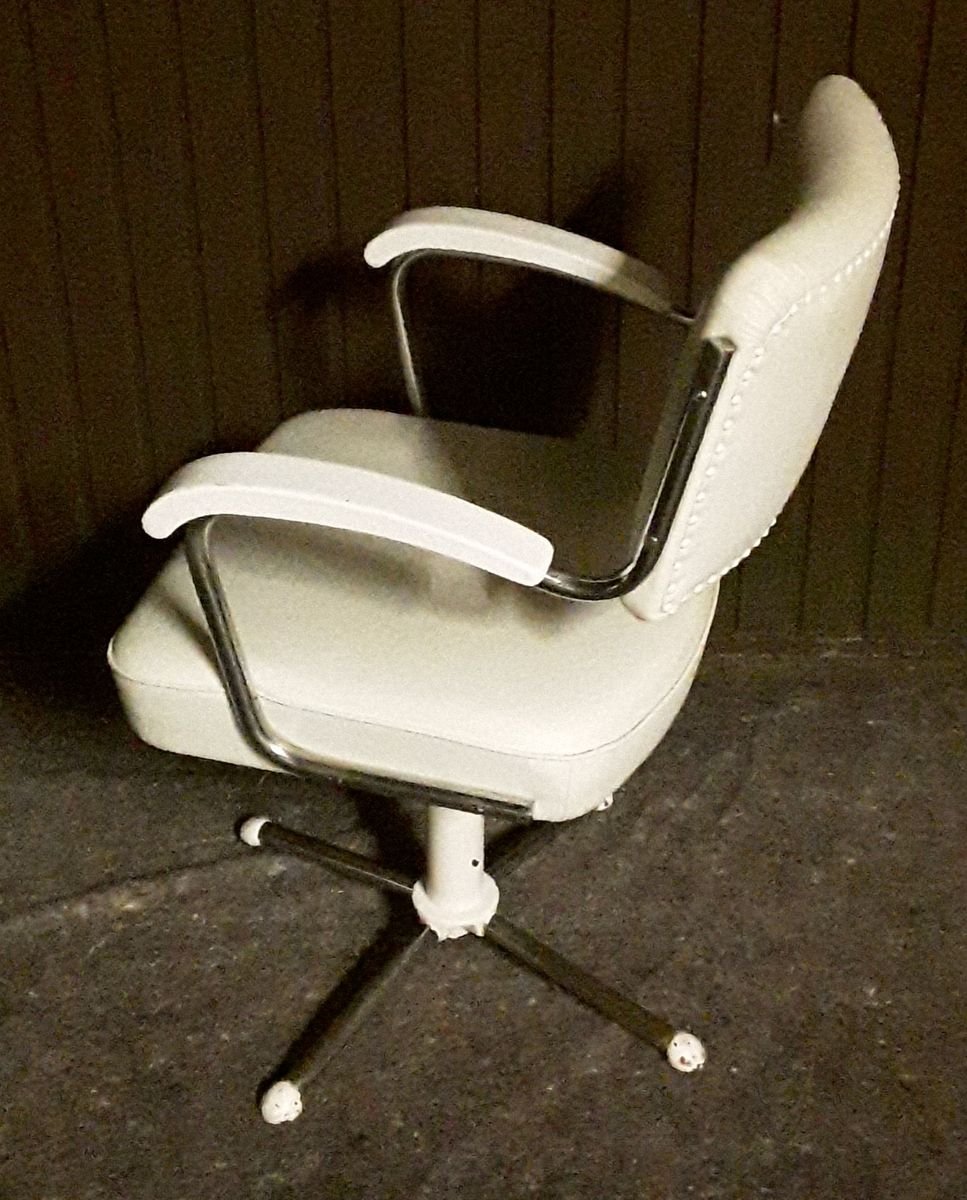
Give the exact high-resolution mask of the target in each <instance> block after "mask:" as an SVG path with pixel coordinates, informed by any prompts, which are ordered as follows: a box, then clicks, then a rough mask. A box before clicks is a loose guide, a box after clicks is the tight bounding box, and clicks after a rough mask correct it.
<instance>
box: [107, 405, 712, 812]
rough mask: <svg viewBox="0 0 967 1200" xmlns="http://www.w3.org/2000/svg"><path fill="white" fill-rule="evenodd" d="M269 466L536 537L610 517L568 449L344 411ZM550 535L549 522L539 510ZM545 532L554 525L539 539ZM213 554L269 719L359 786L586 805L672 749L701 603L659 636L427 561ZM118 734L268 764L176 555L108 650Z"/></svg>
mask: <svg viewBox="0 0 967 1200" xmlns="http://www.w3.org/2000/svg"><path fill="white" fill-rule="evenodd" d="M263 449H264V450H266V451H269V452H273V451H274V452H276V453H278V454H286V455H298V456H302V457H311V458H323V457H325V459H326V460H328V461H330V462H336V463H349V464H352V465H355V466H360V467H364V468H366V469H369V470H373V471H380V472H384V473H386V474H390V475H394V476H396V477H398V478H401V479H409V480H412V481H413V482H416V483H422V484H424V485H426V486H429V487H434V488H439V489H441V490H445V491H449V492H451V493H452V494H455V495H462V496H464V497H465V498H466V499H470V500H473V501H474V502H476V503H483V502H486V503H487V504H488V507H493V508H502V511H504V512H505V513H509V514H513V515H514V516H517V517H518V518H519V519H522V520H523V519H525V518H526V519H527V523H528V524H537V525H538V527H541V526H542V525H543V526H544V527H547V526H548V525H549V526H551V527H558V528H560V529H561V531H562V532H561V536H560V538H559V541H560V543H561V544H563V545H565V546H567V545H568V541H567V538H566V536H565V534H564V532H563V531H564V530H565V529H566V528H570V529H571V530H572V531H574V530H578V531H581V530H583V531H584V533H585V535H587V536H588V541H589V542H590V545H586V546H584V547H583V548H582V547H581V546H580V545H578V544H577V543H575V542H574V541H573V537H572V541H571V544H570V551H569V552H570V553H571V554H573V556H574V558H575V561H581V560H582V556H583V561H584V562H585V563H586V564H587V565H589V566H591V567H593V566H594V562H595V554H596V553H597V554H600V553H601V552H602V550H603V551H604V553H605V555H608V554H611V553H613V551H611V550H609V548H608V547H607V546H606V545H605V542H606V540H607V539H606V537H603V536H600V534H601V529H600V527H598V526H595V524H594V523H593V522H586V521H582V512H588V511H590V510H591V509H592V508H599V509H600V508H602V507H603V508H605V509H609V508H610V509H611V511H612V513H614V512H616V511H617V506H618V505H619V504H620V501H621V497H620V495H619V494H618V492H617V491H616V492H615V494H614V495H612V496H610V497H609V496H608V495H607V494H606V491H605V490H604V489H605V488H606V487H607V486H608V481H609V480H613V479H614V473H613V472H609V471H606V472H602V473H600V474H599V473H596V472H591V471H589V469H588V466H587V460H586V455H581V454H579V452H578V451H577V448H576V447H574V446H572V445H571V444H570V443H568V442H565V441H563V440H559V439H553V438H534V437H530V436H527V435H523V434H514V433H504V432H501V431H499V430H488V429H477V428H473V427H467V426H460V425H448V424H446V423H443V422H428V421H422V420H420V419H418V418H416V417H408V416H397V415H394V414H389V413H379V412H373V411H357V410H335V411H329V412H319V413H309V414H306V415H304V416H301V417H297V418H294V419H293V420H291V421H289V422H287V423H286V424H285V425H283V426H281V427H280V428H279V429H278V430H276V432H275V433H274V434H273V435H272V437H271V438H270V439H269V440H268V442H267V443H266V444H265V446H264V447H263ZM542 508H543V509H544V513H545V520H543V521H542V520H541V514H540V511H539V510H540V509H542ZM552 531H553V529H552ZM215 546H216V556H217V560H218V563H219V567H220V571H221V574H222V576H223V580H224V583H225V588H226V592H227V594H228V597H229V601H230V603H231V606H232V613H233V616H234V617H235V621H236V624H237V627H238V632H239V637H240V640H241V643H242V646H243V648H244V651H245V655H246V660H247V665H248V667H249V671H250V674H251V676H252V678H253V681H254V684H255V686H256V688H257V691H258V693H259V696H260V698H261V700H262V702H263V705H264V709H265V712H266V715H267V717H268V719H269V721H270V722H271V724H272V725H273V726H274V727H275V728H276V729H277V730H278V732H279V733H281V734H282V735H283V736H285V737H287V738H289V739H290V740H291V741H292V742H294V743H295V744H296V745H298V746H301V747H303V748H305V749H308V750H310V751H312V752H313V753H316V754H320V755H323V756H326V755H330V756H333V757H335V758H337V759H339V760H342V761H343V762H347V763H352V764H357V765H358V767H359V769H361V770H368V771H370V772H374V773H379V774H386V775H391V776H394V777H397V778H409V779H416V780H418V781H423V782H426V783H432V784H438V785H440V786H445V787H449V788H452V789H455V790H461V789H465V790H468V791H483V792H485V793H486V794H490V795H493V796H495V797H497V798H505V799H511V800H514V799H516V800H526V801H533V802H534V815H535V816H536V817H538V818H539V819H545V820H563V819H566V818H569V817H574V816H579V815H580V814H581V813H583V812H586V811H588V810H589V809H591V808H593V807H595V806H596V805H597V804H598V803H599V802H600V801H601V800H602V799H603V798H604V797H605V796H607V795H608V794H609V793H610V792H612V791H613V790H614V789H615V788H616V787H618V786H619V785H620V784H622V783H623V782H624V781H625V779H626V778H627V777H628V775H629V774H630V773H631V772H632V771H633V770H634V769H635V767H637V766H638V764H639V763H640V762H641V761H642V760H643V759H644V758H645V757H646V756H647V755H648V754H649V753H650V752H651V750H652V749H653V748H654V746H655V745H656V744H657V743H658V741H659V740H660V739H661V737H662V736H663V735H664V733H665V731H666V730H667V728H668V726H669V725H670V723H671V721H672V719H673V718H674V716H675V714H676V713H677V712H678V709H679V708H680V706H681V704H682V703H683V701H684V699H685V696H686V694H687V691H688V687H689V685H690V683H691V680H692V677H693V675H694V672H695V670H696V667H697V666H698V662H699V659H700V657H701V652H702V648H703V646H704V643H705V638H706V635H707V632H708V628H709V624H710V621H711V617H712V612H713V610H714V602H715V594H714V591H713V592H710V593H708V594H707V595H706V596H704V597H702V598H701V600H700V601H699V602H697V603H695V604H690V605H688V606H686V607H685V608H684V609H683V610H682V612H681V613H680V614H679V615H678V616H676V617H675V618H674V619H673V620H672V621H670V622H665V623H661V624H654V623H648V622H644V621H640V620H638V619H636V618H635V617H634V616H633V615H632V614H631V613H630V612H628V610H627V609H626V608H625V607H624V606H623V605H622V604H621V603H620V602H618V601H613V602H609V603H604V604H598V605H593V606H590V605H579V604H571V603H566V602H563V601H561V600H558V599H556V598H554V597H550V596H545V595H542V594H540V593H535V592H533V591H530V590H528V589H525V588H521V587H519V586H516V585H513V584H508V583H505V582H504V581H503V580H499V579H496V578H494V577H492V576H488V575H486V574H484V573H483V572H481V571H479V570H477V569H475V568H473V567H469V566H466V565H464V564H463V563H457V562H453V561H450V560H448V559H445V558H442V557H440V556H438V555H435V554H430V553H427V552H425V551H423V550H416V549H413V548H411V547H408V546H402V545H399V544H395V543H392V542H387V541H384V540H382V539H375V538H369V537H366V536H364V535H359V534H355V533H354V534H347V533H344V532H341V531H335V530H333V531H328V530H319V529H313V528H310V527H307V526H301V525H291V524H280V523H279V522H276V521H269V522H255V521H251V520H248V519H243V520H235V519H234V518H226V519H224V521H223V522H222V523H221V525H220V529H219V532H218V534H217V536H216V539H215ZM110 662H111V667H112V669H113V671H114V675H115V680H116V682H117V685H118V689H119V692H120V695H121V698H122V700H123V703H124V706H125V709H126V711H127V714H128V717H129V719H130V721H131V723H132V725H133V726H134V728H135V730H136V731H137V732H138V733H139V734H140V735H141V736H142V737H143V738H144V740H145V741H147V742H149V743H151V744H153V745H156V746H159V747H161V748H162V749H168V750H174V751H177V752H179V753H182V754H194V755H198V756H200V757H205V758H215V759H221V760H224V761H229V762H238V763H245V764H249V765H252V766H261V767H265V766H266V765H267V764H266V763H265V762H264V761H263V760H262V759H261V758H259V757H258V756H257V755H256V754H255V753H254V752H253V751H251V750H250V749H249V748H248V747H247V746H246V745H245V743H244V742H243V741H242V739H241V736H240V735H239V733H238V732H237V730H236V728H235V726H234V724H233V721H232V718H231V715H230V712H229V708H228V704H227V702H226V700H225V698H224V695H223V693H222V689H221V685H220V682H219V679H218V676H217V674H216V670H215V666H214V663H213V661H212V657H211V651H210V648H209V645H208V639H207V633H206V630H205V625H204V618H203V616H202V614H201V611H200V608H199V606H198V603H197V600H196V598H195V594H194V589H193V587H192V584H191V580H190V577H189V574H188V569H187V565H186V563H185V560H184V558H183V556H182V554H181V553H180V552H179V553H177V554H176V555H175V556H174V557H173V559H172V560H171V562H170V563H169V565H168V567H167V568H166V569H165V570H164V571H163V572H162V574H161V575H160V576H159V578H158V579H157V580H156V581H155V583H154V584H153V585H152V587H151V588H150V589H149V591H148V593H147V595H146V596H145V597H144V599H143V600H142V601H141V603H140V604H139V605H138V607H137V608H136V609H135V611H134V612H133V613H132V614H131V616H130V617H129V619H128V621H127V622H126V623H125V625H124V626H123V627H122V629H121V630H120V631H119V632H118V634H117V635H116V637H115V638H114V640H113V642H112V645H111V649H110Z"/></svg>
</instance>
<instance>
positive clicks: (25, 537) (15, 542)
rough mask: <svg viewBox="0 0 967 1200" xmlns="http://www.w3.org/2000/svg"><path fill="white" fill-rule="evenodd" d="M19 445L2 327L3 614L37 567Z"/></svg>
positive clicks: (0, 536)
mask: <svg viewBox="0 0 967 1200" xmlns="http://www.w3.org/2000/svg"><path fill="white" fill-rule="evenodd" d="M19 444H20V438H19V435H18V429H17V413H16V410H15V407H14V398H13V387H12V384H11V379H10V369H9V360H8V356H7V339H6V334H5V331H4V330H3V327H2V325H0V610H2V608H3V606H4V605H5V604H6V603H7V602H8V601H10V600H12V599H13V598H14V597H15V596H16V595H17V594H18V593H19V592H20V591H21V590H22V589H23V588H24V587H25V586H26V585H27V583H28V581H29V580H30V577H31V571H32V569H33V567H34V556H33V548H32V546H31V539H30V529H29V526H28V514H27V504H26V497H25V495H24V490H23V484H22V481H21V477H20V465H19V462H18V454H17V450H18V447H19Z"/></svg>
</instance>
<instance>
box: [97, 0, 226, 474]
mask: <svg viewBox="0 0 967 1200" xmlns="http://www.w3.org/2000/svg"><path fill="white" fill-rule="evenodd" d="M104 12H105V18H106V32H107V46H108V54H109V61H110V67H111V75H112V81H113V93H114V106H115V114H116V118H117V131H118V138H119V141H120V150H121V158H120V162H121V175H122V179H123V183H124V193H125V196H126V198H127V211H128V216H129V222H130V237H131V250H132V261H133V270H134V281H135V297H136V304H137V313H138V319H139V322H140V328H141V335H142V344H143V351H144V375H145V389H146V396H147V407H148V414H149V421H150V431H151V443H152V446H153V448H154V454H155V464H154V465H155V471H156V475H157V476H165V475H167V474H168V473H169V472H170V471H172V470H173V469H174V468H175V467H177V466H178V465H180V464H181V463H183V462H185V461H187V460H188V459H190V458H193V457H196V456H197V455H198V454H200V453H202V452H203V450H204V449H205V447H206V446H208V445H209V443H210V442H211V441H212V439H213V435H214V411H213V400H212V388H211V361H210V358H209V352H208V351H209V347H208V337H207V331H206V326H205V311H204V296H203V287H202V279H201V273H200V264H199V261H198V255H197V243H198V236H199V232H198V226H197V221H196V212H195V202H194V193H193V180H192V176H191V161H190V154H189V147H188V142H187V137H186V133H185V118H186V113H185V97H184V90H183V86H182V82H183V81H182V74H181V69H180V52H179V46H178V30H177V24H176V22H175V19H174V12H173V10H172V7H171V6H170V5H168V4H149V5H144V4H140V3H137V2H135V0H125V2H123V3H113V4H109V5H106V6H105V10H104Z"/></svg>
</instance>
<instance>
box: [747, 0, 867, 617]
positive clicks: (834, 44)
mask: <svg viewBox="0 0 967 1200" xmlns="http://www.w3.org/2000/svg"><path fill="white" fill-rule="evenodd" d="M852 20H853V5H852V0H831V2H830V3H828V4H823V5H816V4H813V3H810V0H782V4H781V9H780V10H779V21H778V28H777V44H776V71H775V98H774V112H773V124H772V132H771V140H772V145H771V152H770V159H771V169H772V171H773V174H774V176H775V178H776V180H777V181H778V180H780V179H783V178H785V177H786V175H787V173H789V172H790V171H791V170H793V169H794V168H795V162H794V153H795V133H796V126H797V123H798V120H799V114H800V112H801V111H802V108H803V106H804V104H805V103H806V101H807V100H808V98H809V94H810V92H811V91H812V89H813V87H814V85H815V84H816V83H817V82H818V80H820V79H821V78H823V76H825V75H829V74H833V73H840V74H842V73H845V72H846V71H847V70H848V67H849V53H850V38H851V31H852ZM826 436H830V435H826ZM813 483H814V474H813V471H812V469H811V468H810V469H809V470H807V472H806V475H805V476H804V478H803V479H802V481H801V482H800V484H799V487H797V489H796V491H795V492H794V493H793V495H792V497H791V498H790V500H789V503H788V504H787V505H786V507H785V509H784V510H783V512H782V513H781V515H780V517H779V519H778V521H777V522H776V525H775V528H774V529H773V530H772V532H771V533H770V534H769V536H768V538H766V540H765V541H764V542H763V543H762V545H761V546H760V547H759V548H758V549H757V550H756V552H755V554H753V555H752V556H751V557H750V558H749V560H748V561H747V562H746V563H744V564H743V566H742V571H741V586H740V601H739V625H740V628H741V629H742V630H743V631H749V632H754V633H765V632H768V633H769V634H770V635H771V636H775V635H779V636H780V637H781V636H790V635H794V634H796V633H798V632H799V630H800V627H801V615H802V613H801V610H802V593H803V586H804V582H805V577H806V565H807V559H808V553H809V542H808V537H809V522H810V512H811V509H812V503H813V497H814V487H813ZM824 499H825V500H829V499H832V502H833V503H835V496H834V497H831V498H830V497H820V503H822V502H823V500H824Z"/></svg>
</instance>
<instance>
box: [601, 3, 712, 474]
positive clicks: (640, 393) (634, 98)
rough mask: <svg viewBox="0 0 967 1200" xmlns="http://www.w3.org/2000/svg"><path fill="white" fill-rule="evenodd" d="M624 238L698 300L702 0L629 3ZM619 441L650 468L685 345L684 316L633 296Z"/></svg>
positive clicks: (679, 298)
mask: <svg viewBox="0 0 967 1200" xmlns="http://www.w3.org/2000/svg"><path fill="white" fill-rule="evenodd" d="M626 38H627V45H626V49H625V54H626V62H625V90H624V108H625V111H624V129H623V137H622V140H623V158H622V170H623V177H624V188H623V208H624V215H623V221H622V234H621V247H622V249H624V250H627V251H628V252H629V253H631V254H633V255H635V256H636V257H637V258H640V259H642V260H643V261H644V262H646V263H650V264H651V265H653V266H655V267H657V268H658V270H660V271H661V272H662V273H663V274H664V275H665V276H666V277H667V279H668V281H669V284H670V285H671V290H672V295H673V297H674V298H675V300H676V302H677V303H678V304H680V305H682V306H687V305H688V303H689V299H688V296H689V289H690V286H691V276H692V222H693V216H694V206H695V176H696V162H697V155H698V134H699V97H700V93H701V71H702V4H701V3H700V2H699V0H690V2H689V3H685V4H682V3H680V2H679V0H658V2H657V3H655V4H647V5H638V4H632V5H630V6H629V8H628V27H627V32H626ZM620 322H621V323H620V329H619V351H618V372H619V388H618V414H617V416H618V428H617V444H618V448H619V451H620V453H621V456H622V458H623V459H626V460H627V461H628V463H629V466H632V467H637V469H638V470H639V471H640V469H641V467H642V466H643V463H644V459H645V457H646V455H647V453H648V447H649V443H650V441H651V438H652V436H653V434H654V430H655V425H656V423H657V417H658V414H659V412H660V410H661V406H662V404H663V402H664V400H665V396H666V394H667V391H668V385H669V382H670V377H671V372H672V370H673V367H674V364H675V361H676V360H677V357H678V354H679V352H680V351H681V347H682V342H683V335H682V332H681V330H680V329H679V328H678V327H677V326H673V325H671V324H669V323H667V322H663V321H658V320H656V318H655V317H654V316H653V315H651V314H649V313H647V312H642V311H640V310H637V309H634V308H632V307H631V306H630V305H623V306H622V308H621V315H620Z"/></svg>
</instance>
